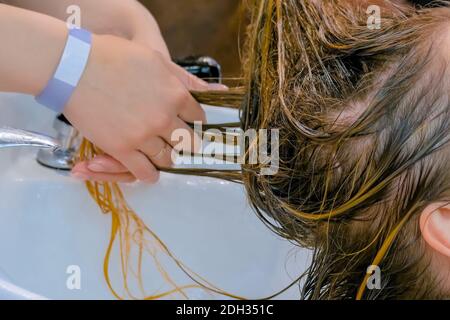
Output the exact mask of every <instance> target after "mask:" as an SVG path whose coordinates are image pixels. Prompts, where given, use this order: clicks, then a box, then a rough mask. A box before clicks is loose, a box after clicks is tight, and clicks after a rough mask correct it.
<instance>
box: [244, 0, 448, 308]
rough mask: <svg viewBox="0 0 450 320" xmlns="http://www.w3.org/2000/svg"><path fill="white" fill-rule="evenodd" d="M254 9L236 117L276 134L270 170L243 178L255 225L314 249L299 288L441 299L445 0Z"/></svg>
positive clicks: (309, 293)
mask: <svg viewBox="0 0 450 320" xmlns="http://www.w3.org/2000/svg"><path fill="white" fill-rule="evenodd" d="M371 5H377V6H378V8H379V9H381V10H380V12H381V16H382V19H381V21H377V20H375V21H376V22H380V24H379V25H376V24H375V25H374V24H371V23H372V22H374V21H373V20H370V18H371V14H372V13H373V12H372V10H375V11H374V12H375V13H376V10H377V7H373V6H372V7H370V6H371ZM369 7H370V8H369ZM368 9H369V10H368ZM254 15H255V16H254V17H253V18H254V19H253V25H252V26H251V32H250V35H251V39H250V40H249V44H248V52H249V54H248V57H247V60H246V62H245V64H246V68H247V75H248V87H247V95H246V98H245V101H244V109H243V112H242V122H243V126H244V129H246V128H279V129H280V130H281V132H280V150H279V154H280V168H279V171H278V173H277V174H276V175H274V176H261V175H260V174H259V171H260V167H259V166H257V165H244V166H243V179H244V184H245V186H246V188H247V191H248V194H249V197H250V200H251V203H252V204H253V205H254V207H255V208H256V210H257V212H258V214H259V216H260V217H261V218H262V219H263V221H264V222H265V223H266V224H267V225H268V226H269V227H270V228H272V229H273V230H274V231H275V232H277V233H278V234H280V235H281V236H283V237H285V238H288V239H290V240H292V241H294V242H297V243H298V244H300V245H301V246H306V247H310V248H312V249H313V252H314V254H313V261H312V264H311V266H310V267H309V269H308V270H307V273H306V274H305V276H306V279H305V280H304V283H303V285H304V286H303V295H304V297H305V298H310V299H341V298H355V297H358V298H363V299H389V298H398V299H401V298H442V297H450V146H449V143H448V142H449V139H450V100H449V98H450V65H449V62H450V8H442V9H430V10H424V11H415V9H412V8H408V7H400V6H397V5H394V4H392V3H391V2H390V1H382V0H380V1H374V0H371V1H360V0H359V1H350V0H330V1H313V0H302V1H300V0H264V1H261V2H260V5H259V7H258V10H256V11H255V13H254ZM370 266H376V267H378V268H379V271H380V273H377V272H376V275H379V276H380V285H381V287H378V286H377V283H375V286H374V288H373V287H372V288H371V289H368V288H367V287H366V283H367V282H368V280H372V278H368V274H367V273H366V271H367V269H368V268H369V267H370ZM370 270H375V269H374V267H373V268H371V269H370ZM375 282H377V281H375Z"/></svg>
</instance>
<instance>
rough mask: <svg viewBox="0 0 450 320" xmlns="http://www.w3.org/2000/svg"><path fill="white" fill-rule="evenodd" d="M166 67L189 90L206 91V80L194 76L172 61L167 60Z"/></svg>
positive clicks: (207, 88)
mask: <svg viewBox="0 0 450 320" xmlns="http://www.w3.org/2000/svg"><path fill="white" fill-rule="evenodd" d="M167 67H168V68H169V70H170V71H171V72H172V73H173V74H174V75H175V76H176V77H177V78H178V80H180V81H181V83H182V84H183V85H184V86H185V88H186V89H188V90H189V91H208V90H209V85H208V82H206V81H204V80H202V79H200V78H198V77H196V76H194V75H193V74H191V73H189V72H187V71H186V70H185V69H184V68H182V67H180V66H179V65H177V64H175V63H173V62H172V61H168V62H167Z"/></svg>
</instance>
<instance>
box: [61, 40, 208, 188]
mask: <svg viewBox="0 0 450 320" xmlns="http://www.w3.org/2000/svg"><path fill="white" fill-rule="evenodd" d="M188 89H190V90H199V91H202V90H207V89H208V84H207V83H205V82H203V81H202V80H200V79H198V78H196V77H194V76H191V75H190V74H188V73H187V72H186V71H184V70H183V69H182V68H180V67H178V66H176V65H175V64H173V63H172V62H170V61H168V60H167V59H166V58H165V57H163V56H162V54H161V53H159V52H158V51H155V50H147V49H145V48H144V47H142V46H139V45H136V44H134V43H132V42H131V41H127V40H124V39H120V38H118V37H114V36H98V35H97V36H94V39H93V48H92V52H91V57H90V60H89V63H88V66H87V68H86V71H85V73H84V75H83V77H82V79H81V81H80V83H79V85H78V87H77V89H76V90H75V92H74V95H73V96H72V98H71V100H70V101H69V104H68V105H67V107H66V109H65V112H64V114H65V115H66V117H67V118H68V119H69V120H70V121H71V123H72V124H73V125H74V126H75V127H76V128H78V129H79V130H80V132H81V133H82V135H83V136H85V137H86V138H87V139H89V140H90V141H92V142H93V143H94V144H96V145H97V146H98V147H100V148H101V149H102V150H104V151H105V152H106V153H107V154H109V155H111V156H112V157H113V158H114V159H115V160H117V161H118V162H119V163H120V164H122V165H123V166H124V167H125V168H127V170H128V171H129V172H131V173H132V175H133V176H134V177H135V178H137V179H139V180H141V181H145V182H149V183H153V182H156V181H157V180H158V177H159V172H158V170H157V168H158V167H170V166H171V165H172V161H171V153H172V147H173V146H178V144H179V141H171V135H172V133H173V131H174V130H176V129H184V130H186V131H187V132H189V134H190V135H191V137H192V139H191V141H185V142H184V143H183V144H182V147H181V150H184V151H193V146H192V143H191V142H192V141H194V132H193V130H192V129H191V128H190V127H189V126H188V125H187V124H186V122H194V121H205V115H204V111H203V110H202V108H201V107H200V105H199V104H198V103H197V102H196V101H195V100H194V98H193V97H192V96H191V95H190V93H189V90H188ZM74 174H75V176H78V177H79V178H81V179H86V178H87V177H85V176H83V175H82V174H78V175H77V171H74Z"/></svg>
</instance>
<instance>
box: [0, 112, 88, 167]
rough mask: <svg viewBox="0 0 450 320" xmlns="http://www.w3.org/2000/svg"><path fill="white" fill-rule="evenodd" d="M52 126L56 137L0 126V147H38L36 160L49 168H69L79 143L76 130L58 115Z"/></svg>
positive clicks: (79, 139)
mask: <svg viewBox="0 0 450 320" xmlns="http://www.w3.org/2000/svg"><path fill="white" fill-rule="evenodd" d="M53 128H54V129H55V130H56V138H53V137H49V136H47V135H43V134H40V133H35V132H31V131H26V130H21V129H15V128H9V127H0V149H1V148H13V147H32V148H37V149H40V150H39V152H38V154H37V161H38V162H39V163H40V164H42V165H44V166H46V167H49V168H52V169H58V170H70V169H71V168H72V167H73V164H74V159H75V156H76V152H77V150H78V147H79V146H80V143H81V136H80V134H79V133H78V131H77V130H76V129H75V128H74V127H72V125H71V124H70V123H69V122H68V121H67V120H66V119H65V118H64V116H62V115H60V116H58V117H57V118H56V119H55V121H54V123H53Z"/></svg>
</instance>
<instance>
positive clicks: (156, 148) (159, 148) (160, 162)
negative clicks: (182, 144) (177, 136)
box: [139, 137, 173, 168]
mask: <svg viewBox="0 0 450 320" xmlns="http://www.w3.org/2000/svg"><path fill="white" fill-rule="evenodd" d="M139 150H140V151H142V152H143V153H145V154H146V155H147V157H148V158H149V159H150V160H151V162H152V163H153V164H154V165H155V166H156V167H157V168H170V167H172V165H173V162H172V147H171V146H170V145H169V144H167V142H165V141H164V140H163V139H162V138H159V137H153V138H150V139H148V140H147V141H146V142H145V143H144V144H143V145H142V146H140V147H139Z"/></svg>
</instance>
